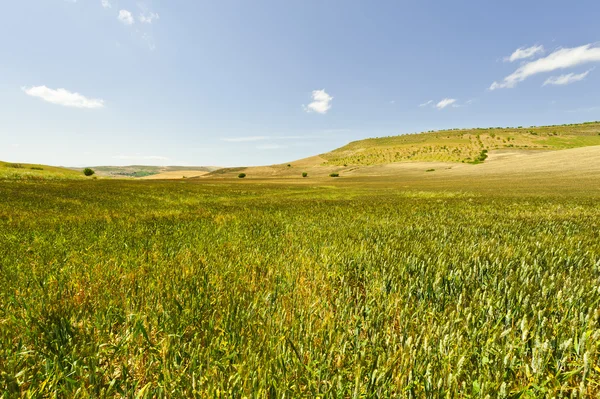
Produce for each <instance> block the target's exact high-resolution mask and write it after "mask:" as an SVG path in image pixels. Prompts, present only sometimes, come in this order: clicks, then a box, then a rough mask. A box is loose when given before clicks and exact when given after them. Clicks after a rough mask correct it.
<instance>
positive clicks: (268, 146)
mask: <svg viewBox="0 0 600 399" xmlns="http://www.w3.org/2000/svg"><path fill="white" fill-rule="evenodd" d="M256 148H257V149H259V150H279V149H282V148H287V146H285V145H280V144H261V145H257V146H256Z"/></svg>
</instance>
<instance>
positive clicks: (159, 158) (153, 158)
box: [112, 154, 169, 161]
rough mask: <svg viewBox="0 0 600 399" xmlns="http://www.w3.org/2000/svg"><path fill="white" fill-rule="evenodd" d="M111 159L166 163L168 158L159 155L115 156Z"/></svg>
mask: <svg viewBox="0 0 600 399" xmlns="http://www.w3.org/2000/svg"><path fill="white" fill-rule="evenodd" d="M112 158H113V159H122V160H128V161H168V160H169V158H167V157H163V156H160V155H140V154H135V155H115V156H113V157H112Z"/></svg>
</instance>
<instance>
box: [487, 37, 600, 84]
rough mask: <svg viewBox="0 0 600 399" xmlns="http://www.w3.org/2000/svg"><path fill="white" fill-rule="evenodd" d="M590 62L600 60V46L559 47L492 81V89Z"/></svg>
mask: <svg viewBox="0 0 600 399" xmlns="http://www.w3.org/2000/svg"><path fill="white" fill-rule="evenodd" d="M590 62H600V47H592V45H591V44H586V45H584V46H580V47H573V48H563V49H559V50H556V51H555V52H553V53H552V54H550V55H548V56H546V57H544V58H540V59H537V60H535V61H531V62H528V63H526V64H525V65H522V66H521V67H519V68H518V69H517V70H516V71H514V72H513V73H512V74H510V75H508V76H507V77H505V78H504V79H503V80H502V81H501V82H494V83H492V85H491V86H490V90H496V89H504V88H513V87H515V86H516V85H517V84H518V83H519V82H522V81H524V80H525V79H527V78H529V77H530V76H533V75H536V74H538V73H544V72H552V71H555V70H557V69H567V68H572V67H575V66H577V65H581V64H586V63H590Z"/></svg>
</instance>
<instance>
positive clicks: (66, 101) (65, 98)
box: [22, 86, 104, 109]
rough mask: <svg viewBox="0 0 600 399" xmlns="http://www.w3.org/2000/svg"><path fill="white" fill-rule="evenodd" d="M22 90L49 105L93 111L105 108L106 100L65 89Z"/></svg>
mask: <svg viewBox="0 0 600 399" xmlns="http://www.w3.org/2000/svg"><path fill="white" fill-rule="evenodd" d="M22 89H23V91H24V92H25V93H26V94H27V95H30V96H32V97H38V98H41V99H42V100H44V101H47V102H49V103H52V104H58V105H62V106H65V107H74V108H92V109H93V108H103V107H104V100H101V99H95V98H87V97H85V96H83V95H81V94H79V93H72V92H70V91H68V90H65V89H57V90H53V89H49V88H48V87H46V86H35V87H30V88H26V87H23V88H22Z"/></svg>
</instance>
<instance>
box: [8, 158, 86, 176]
mask: <svg viewBox="0 0 600 399" xmlns="http://www.w3.org/2000/svg"><path fill="white" fill-rule="evenodd" d="M84 178H85V176H84V175H83V173H82V171H81V170H79V171H77V170H72V169H67V168H60V167H56V166H47V165H37V164H26V163H9V162H2V161H0V180H63V179H84Z"/></svg>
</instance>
